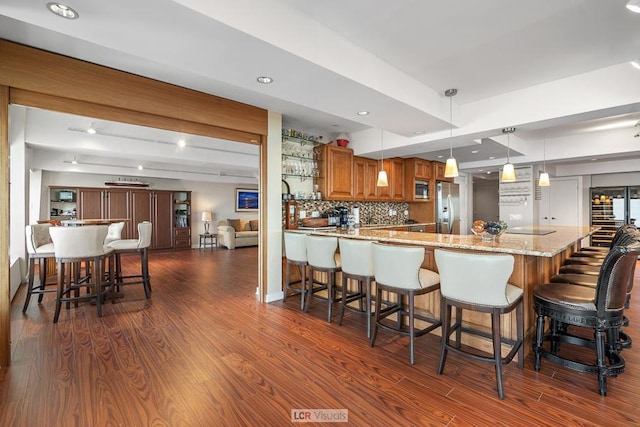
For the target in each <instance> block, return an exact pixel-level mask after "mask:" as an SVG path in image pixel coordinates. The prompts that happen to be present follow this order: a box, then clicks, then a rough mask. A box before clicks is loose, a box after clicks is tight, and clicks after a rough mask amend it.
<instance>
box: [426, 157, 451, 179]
mask: <svg viewBox="0 0 640 427" xmlns="http://www.w3.org/2000/svg"><path fill="white" fill-rule="evenodd" d="M431 164H432V165H433V179H434V180H436V181H447V182H453V178H445V176H444V168H445V166H446V165H445V164H444V163H442V162H431Z"/></svg>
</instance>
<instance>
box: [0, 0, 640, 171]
mask: <svg viewBox="0 0 640 427" xmlns="http://www.w3.org/2000/svg"><path fill="white" fill-rule="evenodd" d="M45 3H46V2H41V1H33V0H3V1H2V3H1V4H0V37H2V38H5V39H8V40H12V41H16V42H19V43H23V44H27V45H30V46H34V47H39V48H42V49H46V50H50V51H53V52H58V53H61V54H64V55H68V56H72V57H76V58H80V59H84V60H87V61H90V62H94V63H98V64H102V65H106V66H109V67H113V68H116V69H121V70H125V71H128V72H132V73H135V74H139V75H143V76H147V77H151V78H155V79H158V80H162V81H166V82H170V83H173V84H177V85H181V86H185V87H188V88H192V89H196V90H200V91H202V92H206V93H211V94H215V95H218V96H222V97H226V98H230V99H234V100H238V101H241V102H245V103H248V104H252V105H257V106H259V107H263V108H266V109H269V110H272V111H277V112H281V113H282V114H283V117H284V126H285V127H294V128H296V129H301V130H304V131H307V132H309V133H314V134H323V135H325V136H326V137H327V138H326V139H327V140H329V139H332V138H334V137H335V135H336V134H337V133H338V132H347V133H349V134H350V138H351V145H350V146H351V147H353V148H354V150H355V152H356V154H360V155H365V156H369V157H374V158H378V157H379V151H380V146H381V142H382V141H380V138H381V136H380V135H381V131H380V130H381V129H384V130H385V132H384V140H383V142H384V149H385V156H393V155H398V156H419V157H422V158H427V159H438V158H439V157H438V156H442V158H446V157H448V155H449V154H448V152H449V148H450V144H451V145H452V146H453V152H454V156H455V157H456V158H457V159H458V160H459V162H460V166H461V169H463V170H466V171H468V172H471V173H479V171H480V170H482V171H483V172H484V171H486V170H495V169H497V168H498V167H499V165H501V164H502V163H504V160H505V159H504V158H505V157H506V147H505V145H506V144H507V142H506V138H505V136H504V135H502V134H501V129H502V128H503V127H511V126H515V127H516V133H515V134H513V135H512V136H511V138H510V142H509V145H510V146H511V155H512V160H513V161H514V163H527V164H535V163H540V162H542V160H543V158H545V157H546V159H547V166H548V167H549V168H551V169H552V170H551V171H552V174H553V173H554V172H555V173H556V174H557V175H562V174H563V173H568V172H566V171H568V170H571V173H584V174H591V173H604V172H611V171H620V170H638V167H637V166H634V163H633V162H630V161H631V160H634V159H636V160H637V159H640V138H634V135H635V134H637V133H638V131H640V127H638V128H634V125H635V123H637V122H638V120H640V70H636V69H634V68H632V67H631V66H630V65H629V61H631V60H633V59H637V57H640V14H634V13H631V12H629V11H628V10H627V9H626V8H625V7H624V6H625V4H626V0H607V1H593V0H563V1H562V2H544V3H541V2H532V1H530V0H526V1H525V0H483V1H481V2H479V1H477V0H457V1H455V2H449V1H448V2H425V1H423V0H404V1H401V2H390V1H387V0H350V1H348V2H345V1H342V0H325V1H322V2H301V1H297V0H270V1H268V2H265V1H258V0H233V1H232V0H226V1H224V0H176V1H171V0H137V1H135V2H131V1H127V0H111V1H109V2H103V1H97V0H83V1H80V0H69V1H68V2H67V3H66V4H67V5H69V6H71V7H73V8H75V9H76V10H77V11H78V12H79V14H80V18H79V19H77V20H73V21H69V20H65V19H62V18H59V17H57V16H55V15H53V14H52V13H50V12H49V11H48V10H47V9H46V8H45ZM261 75H268V76H271V77H273V79H274V83H272V84H271V85H260V84H259V83H257V81H256V77H258V76H261ZM449 88H457V89H458V95H456V96H455V97H454V98H453V106H452V107H453V108H452V115H451V118H452V120H450V112H449V106H450V105H449V99H448V98H446V97H445V96H444V95H443V93H444V91H445V90H446V89H449ZM361 110H367V111H370V114H369V115H367V116H359V115H357V114H356V113H357V112H358V111H361ZM26 117H27V126H28V129H30V130H29V131H28V132H27V133H26V136H27V138H28V143H29V144H30V146H32V147H34V148H36V151H43V150H48V151H46V153H48V154H44V155H40V156H35V157H38V158H44V159H49V160H50V161H49V162H47V166H46V168H55V167H56V166H54V163H55V164H58V163H59V164H60V166H58V167H60V168H69V167H70V165H69V163H63V162H62V161H57V160H56V161H53V159H55V158H57V157H60V159H62V158H64V159H67V160H68V159H71V158H72V157H73V156H80V155H82V156H86V157H87V159H92V161H91V162H89V161H87V162H86V163H95V164H97V163H100V162H101V161H98V160H97V159H98V158H102V159H103V160H102V162H105V163H111V164H120V165H123V164H125V163H126V162H128V163H126V164H127V167H130V168H133V167H135V165H136V164H137V163H139V162H148V163H149V165H150V167H146V165H145V170H144V173H140V174H141V175H147V176H151V174H156V173H157V174H159V173H160V171H159V170H171V171H172V173H175V171H177V170H181V171H182V170H195V171H198V172H204V174H202V175H203V176H202V177H201V178H202V179H205V178H206V177H205V176H204V175H206V174H207V173H208V174H209V175H207V176H208V178H206V180H219V179H231V178H230V175H239V176H242V177H244V176H255V175H256V168H257V160H256V159H257V157H256V156H254V155H249V156H247V155H246V154H243V155H241V158H240V159H239V160H236V159H237V158H236V157H234V159H233V160H229V161H228V162H226V161H225V162H221V161H219V156H218V157H216V156H217V153H215V152H212V151H206V150H202V149H197V148H192V147H190V146H189V145H187V147H185V149H183V150H181V151H175V147H170V146H169V145H167V144H161V143H155V145H154V147H164V149H157V150H156V149H154V150H153V151H152V152H153V153H154V155H153V156H150V155H149V154H148V153H149V152H150V151H149V150H147V149H140V147H141V146H142V145H144V146H148V145H149V144H153V143H152V142H148V141H147V142H144V141H140V139H135V140H131V141H129V142H130V143H128V144H124V143H123V144H121V145H120V146H118V150H117V152H116V150H108V148H107V149H105V148H104V147H109V146H110V144H112V143H114V139H120V140H121V142H124V140H122V138H117V137H113V136H111V137H107V136H104V135H103V136H102V139H101V140H102V141H103V144H102V145H101V144H95V141H94V143H93V144H92V143H89V142H88V141H90V140H87V139H86V137H87V135H85V134H82V133H79V132H73V131H69V130H68V129H69V128H70V127H74V126H75V127H77V128H81V127H83V126H88V124H90V122H91V121H93V119H91V118H86V119H83V120H80V121H78V119H77V118H73V117H70V116H69V117H66V116H64V115H52V116H49V115H47V114H44V112H33V111H29V112H27V113H26ZM450 122H451V124H450ZM45 124H46V125H47V126H51V130H48V129H49V128H46V129H45V128H44V126H45ZM101 125H102V126H103V127H104V128H106V129H110V132H111V133H116V134H119V135H134V136H135V135H144V134H146V133H147V132H148V136H136V137H137V138H141V139H152V140H159V141H173V140H174V139H175V138H176V135H173V134H172V133H167V132H159V131H156V132H152V131H150V130H145V131H143V132H142V134H139V133H138V132H139V129H133V128H130V127H123V125H118V124H112V123H107V122H101ZM36 129H44V130H41V131H37V130H36ZM111 129H113V131H111ZM417 131H422V132H424V133H422V134H419V135H418V134H416V132H417ZM55 135H57V136H58V138H57V137H55ZM450 136H451V137H450ZM107 140H108V142H106V141H107ZM62 141H67V144H64V143H63V142H62ZM83 141H84V142H83ZM477 141H481V142H482V143H481V144H480V143H478V142H477ZM543 141H546V143H544V144H543ZM141 143H142V145H141ZM198 143H199V144H209V143H210V141H200V142H198ZM214 143H215V144H220V142H214ZM194 144H196V142H195V141H194ZM94 146H95V147H101V148H92V147H94ZM234 146H235V147H238V146H240V144H234ZM136 147H137V148H138V151H135V148H136ZM169 147H170V148H169ZM543 147H544V149H543ZM132 149H133V150H134V151H130V150H132ZM236 149H237V148H236ZM240 149H242V148H240ZM61 150H64V151H61ZM473 151H477V153H473ZM43 152H44V151H43ZM54 152H58V154H56V155H54V154H52V153H54ZM228 154H229V153H228ZM490 157H494V159H490ZM216 159H218V160H216ZM593 159H599V160H602V159H606V160H607V161H606V162H603V166H602V167H600V168H598V167H594V165H595V163H597V162H595V163H594V160H593ZM618 159H624V160H625V162H622V163H616V162H612V160H618ZM605 164H606V166H605ZM580 165H582V166H583V168H584V172H581V169H580ZM75 166H76V167H77V166H78V165H75ZM85 166H86V167H87V170H88V169H89V166H90V165H88V164H87V165H85ZM154 166H155V169H156V170H158V172H152V169H154ZM95 167H98V166H95ZM198 168H201V169H198ZM634 168H635V169H634ZM610 169H612V170H610ZM65 170H66V169H65ZM220 172H222V178H221V177H220V175H219V173H220ZM114 173H115V172H114ZM225 176H226V178H224V177H225ZM238 179H249V178H238ZM251 179H253V178H251Z"/></svg>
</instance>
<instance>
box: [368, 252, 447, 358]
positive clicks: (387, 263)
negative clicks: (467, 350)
mask: <svg viewBox="0 0 640 427" xmlns="http://www.w3.org/2000/svg"><path fill="white" fill-rule="evenodd" d="M424 254H425V250H424V248H421V247H418V246H396V245H386V244H382V243H373V268H374V277H375V280H376V308H375V322H374V323H373V332H372V333H371V341H370V345H371V347H373V345H374V343H375V341H376V335H377V334H378V329H379V328H382V329H385V330H387V331H390V332H395V333H398V334H401V335H405V336H408V337H409V361H410V362H411V364H412V365H413V362H414V356H413V354H414V347H415V343H414V341H415V337H417V336H421V335H424V334H428V333H429V332H431V331H432V330H434V329H436V328H437V327H439V326H440V319H437V318H435V317H432V316H429V315H426V314H421V313H417V312H416V310H415V297H416V296H418V295H424V294H427V293H429V292H433V291H436V290H438V289H440V276H439V275H438V273H436V272H433V271H431V270H427V269H425V268H421V265H422V262H423V261H424ZM384 291H386V292H389V293H391V294H395V295H397V301H396V302H395V303H392V302H389V303H388V305H387V307H385V308H384V309H382V292H384ZM405 299H406V300H407V301H406V302H405ZM394 314H396V315H397V319H396V320H395V322H394V323H395V324H394V323H390V322H389V321H388V320H387V318H388V317H389V316H392V315H394ZM405 317H406V318H407V320H408V328H407V327H406V326H405V325H404V318H405ZM415 319H418V320H422V321H424V322H427V323H428V324H429V326H427V327H425V328H422V329H419V330H416V328H415Z"/></svg>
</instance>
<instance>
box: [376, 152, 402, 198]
mask: <svg viewBox="0 0 640 427" xmlns="http://www.w3.org/2000/svg"><path fill="white" fill-rule="evenodd" d="M383 167H384V170H386V171H387V178H388V180H389V186H387V187H378V200H382V201H387V200H389V201H398V202H404V201H405V190H404V159H401V158H399V157H394V158H391V159H384V165H383Z"/></svg>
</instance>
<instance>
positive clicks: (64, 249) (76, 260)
mask: <svg viewBox="0 0 640 427" xmlns="http://www.w3.org/2000/svg"><path fill="white" fill-rule="evenodd" d="M50 233H51V239H52V240H53V245H54V252H55V257H56V263H57V268H58V293H57V299H56V311H55V315H54V318H53V322H54V323H57V322H58V318H59V317H60V308H61V307H62V303H63V302H66V303H67V308H68V307H69V303H71V302H73V303H75V304H76V305H77V304H78V302H79V301H86V300H91V301H95V302H96V306H97V311H98V316H99V317H102V300H103V290H104V288H106V287H107V286H109V285H111V283H112V273H111V272H112V268H109V274H108V275H106V274H105V272H106V265H107V259H108V258H111V253H112V249H109V248H108V247H106V246H104V239H105V237H106V236H107V226H106V225H90V226H84V227H51V229H50ZM81 262H85V263H88V265H90V266H91V274H90V276H88V278H87V279H84V280H80V279H79V277H80V273H79V264H80V263H81ZM111 265H112V264H111V263H109V267H111ZM80 288H87V291H88V292H87V294H86V295H80V293H79V292H78V291H79V289H80ZM72 294H73V295H72Z"/></svg>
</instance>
